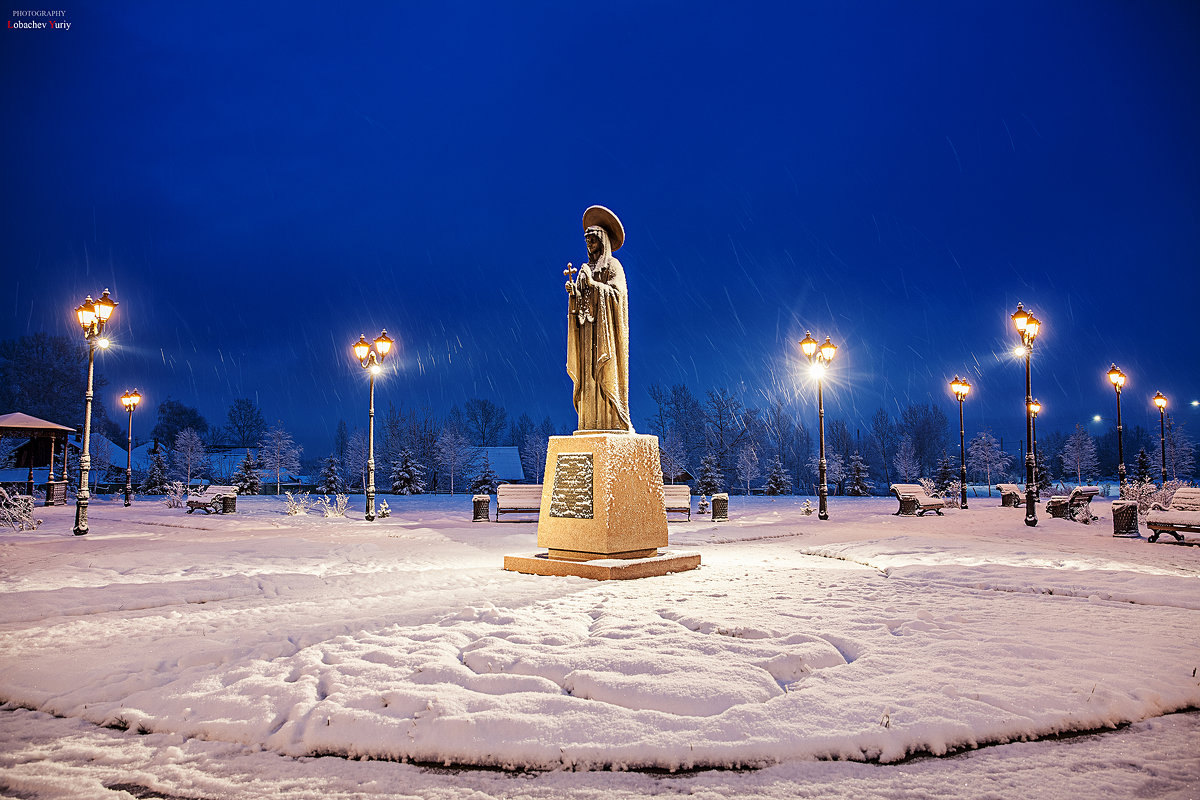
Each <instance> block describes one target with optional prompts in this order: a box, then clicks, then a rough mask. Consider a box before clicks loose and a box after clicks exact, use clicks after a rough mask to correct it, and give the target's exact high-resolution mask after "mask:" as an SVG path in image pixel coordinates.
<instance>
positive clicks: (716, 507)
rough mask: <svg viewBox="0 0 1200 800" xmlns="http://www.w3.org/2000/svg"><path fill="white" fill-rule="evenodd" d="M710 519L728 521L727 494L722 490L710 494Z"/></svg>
mask: <svg viewBox="0 0 1200 800" xmlns="http://www.w3.org/2000/svg"><path fill="white" fill-rule="evenodd" d="M712 510H713V511H712V521H713V522H728V521H729V495H727V494H725V493H724V492H722V493H721V494H714V495H713V496H712Z"/></svg>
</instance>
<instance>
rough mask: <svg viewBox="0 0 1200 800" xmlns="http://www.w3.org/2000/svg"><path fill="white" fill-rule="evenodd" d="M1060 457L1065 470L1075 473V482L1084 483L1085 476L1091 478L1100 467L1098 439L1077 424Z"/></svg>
mask: <svg viewBox="0 0 1200 800" xmlns="http://www.w3.org/2000/svg"><path fill="white" fill-rule="evenodd" d="M1035 453H1036V451H1035ZM1059 458H1060V459H1061V460H1062V465H1063V470H1064V471H1065V472H1068V473H1072V472H1073V473H1075V482H1076V483H1078V484H1082V483H1083V478H1084V476H1087V477H1089V478H1090V477H1092V476H1093V475H1095V474H1096V470H1097V469H1098V468H1099V462H1098V461H1097V460H1096V440H1095V439H1093V438H1092V435H1091V434H1090V433H1088V432H1087V429H1085V428H1084V427H1083V426H1082V425H1079V424H1076V425H1075V432H1074V433H1072V434H1071V435H1070V436H1068V437H1067V443H1066V444H1065V445H1063V449H1062V455H1061V456H1059Z"/></svg>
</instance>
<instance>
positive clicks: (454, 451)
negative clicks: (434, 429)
mask: <svg viewBox="0 0 1200 800" xmlns="http://www.w3.org/2000/svg"><path fill="white" fill-rule="evenodd" d="M437 455H438V464H439V465H440V466H441V467H442V469H444V470H446V472H447V474H448V476H449V478H450V494H454V481H455V478H456V477H457V476H459V475H462V474H464V473H469V472H470V471H471V469H472V468H473V467H474V466H475V460H476V459H477V458H478V457H479V451H478V450H477V449H476V448H474V447H472V446H471V443H470V442H468V441H467V437H465V436H463V435H462V434H461V433H459V432H458V428H455V427H453V426H449V427H446V428H445V429H443V430H442V432H441V434H440V435H439V436H438V438H437Z"/></svg>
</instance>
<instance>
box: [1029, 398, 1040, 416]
mask: <svg viewBox="0 0 1200 800" xmlns="http://www.w3.org/2000/svg"><path fill="white" fill-rule="evenodd" d="M1041 411H1042V404H1041V403H1039V402H1038V401H1037V400H1031V401H1030V402H1029V413H1030V414H1033V415H1034V416H1035V417H1036V416H1037V415H1038V414H1040V413H1041Z"/></svg>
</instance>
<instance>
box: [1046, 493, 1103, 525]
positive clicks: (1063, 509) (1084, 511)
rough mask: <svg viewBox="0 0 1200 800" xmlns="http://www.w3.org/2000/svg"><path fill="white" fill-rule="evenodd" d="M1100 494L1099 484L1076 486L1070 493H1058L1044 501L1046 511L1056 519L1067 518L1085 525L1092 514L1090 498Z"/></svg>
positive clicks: (1091, 517) (1090, 519) (1089, 520)
mask: <svg viewBox="0 0 1200 800" xmlns="http://www.w3.org/2000/svg"><path fill="white" fill-rule="evenodd" d="M1098 494H1100V487H1099V486H1076V487H1075V488H1074V489H1072V490H1071V493H1070V494H1059V495H1055V496H1054V497H1051V498H1050V499H1049V500H1048V501H1047V502H1046V513H1047V514H1049V515H1050V516H1052V517H1057V518H1058V519H1069V520H1071V521H1073V522H1082V523H1083V524H1084V525H1087V524H1088V523H1089V522H1091V521H1092V520H1093V519H1095V517H1093V516H1092V498H1093V497H1095V496H1096V495H1098Z"/></svg>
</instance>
